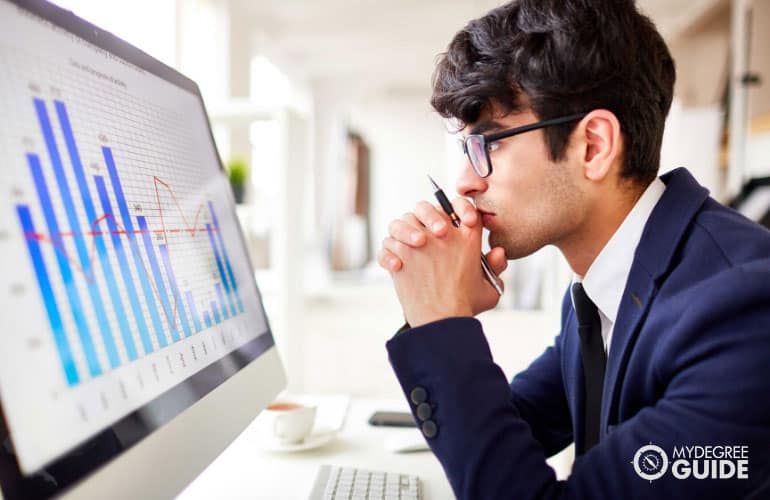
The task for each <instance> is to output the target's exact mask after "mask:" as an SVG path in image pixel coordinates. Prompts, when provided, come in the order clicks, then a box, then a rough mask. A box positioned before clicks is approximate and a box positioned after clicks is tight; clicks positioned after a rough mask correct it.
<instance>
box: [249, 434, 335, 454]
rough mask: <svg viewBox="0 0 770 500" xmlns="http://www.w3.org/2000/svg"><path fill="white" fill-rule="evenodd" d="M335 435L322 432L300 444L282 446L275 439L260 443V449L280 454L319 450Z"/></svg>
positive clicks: (310, 436) (282, 444)
mask: <svg viewBox="0 0 770 500" xmlns="http://www.w3.org/2000/svg"><path fill="white" fill-rule="evenodd" d="M336 435H337V434H336V433H335V432H323V433H318V434H310V435H309V436H308V437H306V438H305V439H304V441H302V442H301V443H291V444H284V443H281V442H280V441H277V440H275V439H268V440H265V441H264V442H262V443H260V444H261V445H262V449H264V450H267V451H281V452H284V451H286V452H294V451H305V450H312V449H314V448H320V447H321V446H323V445H325V444H326V443H328V442H329V441H331V440H332V439H333V438H334V436H336Z"/></svg>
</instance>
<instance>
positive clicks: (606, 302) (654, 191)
mask: <svg viewBox="0 0 770 500" xmlns="http://www.w3.org/2000/svg"><path fill="white" fill-rule="evenodd" d="M665 189H666V185H665V184H664V183H663V181H661V180H660V179H658V178H655V180H654V181H652V182H651V183H650V185H649V186H647V189H645V191H644V193H642V196H641V197H640V198H639V200H638V201H637V202H636V204H635V205H634V207H633V208H632V209H631V211H630V212H628V215H626V218H625V219H624V220H623V222H622V223H621V224H620V227H618V229H617V230H616V231H615V234H613V235H612V237H611V238H610V240H609V241H608V242H607V244H606V245H604V248H602V250H601V252H599V255H597V256H596V259H594V261H593V262H592V263H591V266H590V267H589V268H588V271H586V274H585V276H580V275H579V274H577V273H575V274H574V275H573V278H572V282H573V283H580V282H582V283H583V289H584V290H585V292H586V294H588V296H589V297H590V298H591V300H592V301H593V302H594V304H596V307H598V308H599V310H600V311H601V312H602V314H604V315H605V316H606V317H607V318H608V319H609V320H610V322H612V323H613V324H614V323H615V319H616V318H617V316H618V309H619V307H620V300H621V298H622V297H623V290H625V288H626V281H628V275H629V273H630V272H631V264H633V262H634V253H635V252H636V247H637V246H638V245H639V240H641V238H642V232H643V231H644V226H645V224H646V223H647V219H648V218H649V217H650V214H651V213H652V210H653V208H655V205H656V204H657V203H658V200H660V198H661V196H663V191H665ZM573 306H574V300H573Z"/></svg>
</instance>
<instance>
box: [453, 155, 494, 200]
mask: <svg viewBox="0 0 770 500" xmlns="http://www.w3.org/2000/svg"><path fill="white" fill-rule="evenodd" d="M456 188H457V194H459V195H460V196H468V197H471V196H473V195H475V194H479V193H483V192H484V191H486V190H487V180H486V179H482V178H481V177H479V175H478V174H477V173H476V171H475V170H473V167H472V166H471V162H470V160H469V159H468V157H467V156H466V157H465V162H464V163H463V168H462V170H461V171H460V176H459V177H458V178H457V185H456Z"/></svg>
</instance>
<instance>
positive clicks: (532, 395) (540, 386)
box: [510, 289, 573, 457]
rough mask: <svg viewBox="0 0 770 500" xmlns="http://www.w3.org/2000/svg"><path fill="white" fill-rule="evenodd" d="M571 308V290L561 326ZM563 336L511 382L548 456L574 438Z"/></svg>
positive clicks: (513, 396)
mask: <svg viewBox="0 0 770 500" xmlns="http://www.w3.org/2000/svg"><path fill="white" fill-rule="evenodd" d="M570 310H571V302H570V295H569V289H567V293H565V294H564V299H563V301H562V311H561V325H562V331H563V330H564V323H565V321H566V318H567V315H568V314H569V311H570ZM561 344H562V335H561V334H559V335H558V336H557V337H556V339H555V340H554V343H553V345H552V346H551V347H549V348H548V349H546V350H545V352H544V353H543V354H542V355H540V357H538V358H537V359H536V360H535V361H534V362H532V364H531V365H529V367H528V368H527V369H526V370H524V371H523V372H521V373H519V374H518V375H516V376H515V377H514V378H513V380H512V381H511V384H510V386H511V401H512V402H513V405H514V407H515V408H516V410H517V411H518V413H519V416H520V417H521V418H522V419H523V420H524V421H525V422H526V423H527V424H528V425H529V427H530V431H531V432H532V435H533V436H534V438H535V439H536V440H537V441H538V442H539V443H540V445H541V446H542V447H543V451H544V452H545V455H546V456H547V457H550V456H551V455H554V454H556V453H558V452H560V451H561V450H563V449H564V448H565V447H566V446H567V445H569V444H570V443H571V442H572V441H573V436H572V419H571V415H570V410H569V404H568V403H567V395H566V392H565V385H564V381H563V377H562V365H561V363H562V361H561Z"/></svg>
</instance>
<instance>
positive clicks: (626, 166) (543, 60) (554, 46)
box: [431, 0, 676, 182]
mask: <svg viewBox="0 0 770 500" xmlns="http://www.w3.org/2000/svg"><path fill="white" fill-rule="evenodd" d="M675 79H676V70H675V68H674V61H673V59H672V58H671V54H670V53H669V50H668V47H667V46H666V43H665V42H664V41H663V38H662V37H661V36H660V34H659V33H658V31H657V29H656V28H655V25H654V24H653V23H652V21H651V20H650V19H649V18H648V17H646V16H644V15H643V14H641V13H640V12H639V11H638V10H637V8H636V5H635V2H634V1H633V0H514V1H512V2H510V3H508V4H506V5H503V6H501V7H498V8H496V9H494V10H492V11H490V12H489V13H488V14H487V15H485V16H484V17H481V18H479V19H476V20H473V21H471V22H469V23H468V24H467V25H466V26H465V28H463V29H462V30H461V31H459V32H458V33H457V34H456V35H455V36H454V38H453V39H452V41H451V42H450V44H449V47H448V48H447V51H446V52H445V53H443V54H441V55H440V56H439V59H438V64H437V67H436V70H435V73H434V75H433V95H432V97H431V104H432V105H433V107H434V108H435V109H436V111H438V112H439V113H440V114H441V115H442V116H444V117H445V118H454V119H457V120H459V121H460V123H461V126H462V127H464V126H465V125H466V124H472V123H473V122H475V121H477V120H478V119H479V116H480V115H481V113H483V112H485V111H491V107H492V105H493V104H494V105H497V106H499V107H500V108H501V109H502V110H503V111H504V112H506V113H511V112H519V111H524V110H526V109H527V108H531V109H532V111H533V112H534V114H535V115H536V116H537V117H538V118H539V119H542V120H545V119H549V118H556V117H558V116H564V115H568V114H572V113H579V112H583V111H590V110H592V109H598V108H603V109H608V110H610V111H612V112H613V113H614V114H615V116H616V117H617V118H618V121H619V122H620V127H621V132H622V134H623V136H624V139H625V146H626V147H625V151H624V153H623V169H622V172H621V176H622V177H624V178H630V179H636V180H639V181H641V182H649V181H651V180H652V179H653V178H654V177H655V176H656V175H657V171H658V166H659V165H658V163H659V161H660V147H661V141H662V138H663V128H664V125H665V119H666V115H667V114H668V110H669V108H670V107H671V99H672V96H673V87H674V81H675ZM575 126H576V124H575V123H572V124H567V125H562V126H557V127H550V128H548V129H545V131H544V133H545V138H546V144H547V146H548V148H549V151H550V155H551V159H552V160H553V161H557V160H560V159H562V158H563V156H564V151H565V148H566V145H567V142H568V140H569V135H570V134H571V133H572V131H573V130H574V128H575Z"/></svg>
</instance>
